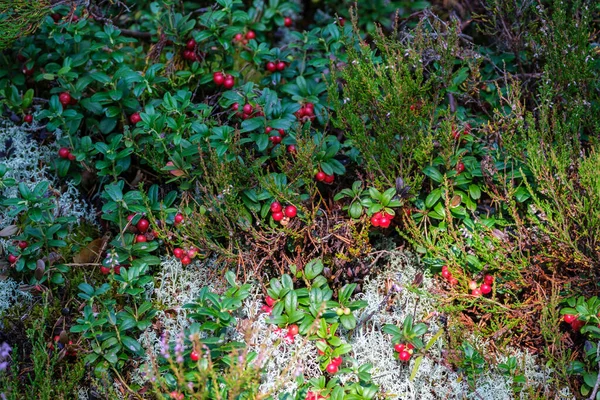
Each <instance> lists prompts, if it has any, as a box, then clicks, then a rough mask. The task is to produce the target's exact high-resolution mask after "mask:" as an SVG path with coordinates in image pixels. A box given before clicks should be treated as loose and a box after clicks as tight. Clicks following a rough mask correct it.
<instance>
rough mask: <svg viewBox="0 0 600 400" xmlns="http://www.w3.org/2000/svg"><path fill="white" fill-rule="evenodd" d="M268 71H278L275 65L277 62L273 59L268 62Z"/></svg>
mask: <svg viewBox="0 0 600 400" xmlns="http://www.w3.org/2000/svg"><path fill="white" fill-rule="evenodd" d="M267 71H269V72H275V71H277V66H276V65H275V63H274V62H273V61H269V62H268V63H267Z"/></svg>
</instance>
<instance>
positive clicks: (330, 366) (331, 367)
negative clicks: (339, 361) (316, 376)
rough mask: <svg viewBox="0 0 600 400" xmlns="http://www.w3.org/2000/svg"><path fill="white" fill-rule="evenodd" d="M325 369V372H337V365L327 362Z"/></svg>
mask: <svg viewBox="0 0 600 400" xmlns="http://www.w3.org/2000/svg"><path fill="white" fill-rule="evenodd" d="M326 369H327V372H329V373H330V374H331V375H333V374H335V373H336V372H338V367H337V365H335V364H334V363H329V364H327V368H326Z"/></svg>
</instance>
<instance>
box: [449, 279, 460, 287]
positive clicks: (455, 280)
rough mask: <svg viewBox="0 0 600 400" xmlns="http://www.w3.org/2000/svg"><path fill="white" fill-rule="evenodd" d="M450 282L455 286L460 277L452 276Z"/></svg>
mask: <svg viewBox="0 0 600 400" xmlns="http://www.w3.org/2000/svg"><path fill="white" fill-rule="evenodd" d="M450 284H451V285H452V286H454V285H456V284H458V279H456V278H451V279H450Z"/></svg>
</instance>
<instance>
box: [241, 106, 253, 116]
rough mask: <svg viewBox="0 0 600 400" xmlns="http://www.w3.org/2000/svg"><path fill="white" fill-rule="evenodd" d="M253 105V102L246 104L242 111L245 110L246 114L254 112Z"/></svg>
mask: <svg viewBox="0 0 600 400" xmlns="http://www.w3.org/2000/svg"><path fill="white" fill-rule="evenodd" d="M252 110H253V108H252V105H251V104H244V108H242V111H244V114H252Z"/></svg>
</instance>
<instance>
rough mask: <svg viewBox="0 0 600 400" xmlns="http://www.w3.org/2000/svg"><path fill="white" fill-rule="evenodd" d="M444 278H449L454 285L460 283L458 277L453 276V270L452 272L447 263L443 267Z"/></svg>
mask: <svg viewBox="0 0 600 400" xmlns="http://www.w3.org/2000/svg"><path fill="white" fill-rule="evenodd" d="M442 278H444V279H445V280H447V281H448V282H449V283H450V284H451V285H452V286H454V285H456V284H457V283H458V279H456V278H455V277H453V276H452V272H450V270H449V269H448V266H447V265H444V266H443V267H442Z"/></svg>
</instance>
